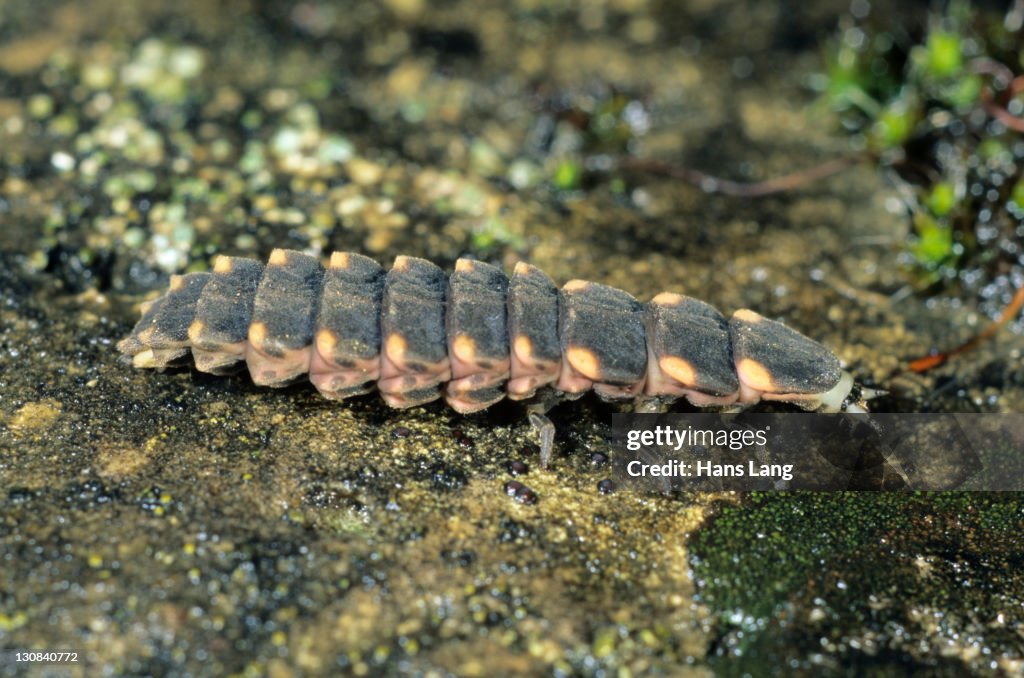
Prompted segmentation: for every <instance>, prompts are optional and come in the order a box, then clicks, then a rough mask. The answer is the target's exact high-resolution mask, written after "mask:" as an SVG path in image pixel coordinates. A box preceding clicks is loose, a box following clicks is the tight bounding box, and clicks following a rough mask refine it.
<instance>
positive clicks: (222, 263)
mask: <svg viewBox="0 0 1024 678" xmlns="http://www.w3.org/2000/svg"><path fill="white" fill-rule="evenodd" d="M232 268H234V264H233V263H231V257H225V256H224V255H223V254H222V255H220V256H218V257H217V259H216V260H214V262H213V272H214V273H231V269H232Z"/></svg>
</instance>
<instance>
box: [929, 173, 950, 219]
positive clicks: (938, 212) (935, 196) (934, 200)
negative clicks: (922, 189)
mask: <svg viewBox="0 0 1024 678" xmlns="http://www.w3.org/2000/svg"><path fill="white" fill-rule="evenodd" d="M954 207H956V191H955V190H954V189H953V185H952V184H950V183H949V182H946V181H940V182H939V183H937V184H935V186H933V187H932V192H931V194H929V196H928V209H929V210H931V212H932V214H934V215H935V216H937V217H944V216H946V215H947V214H949V213H950V211H951V210H952V209H953V208H954Z"/></svg>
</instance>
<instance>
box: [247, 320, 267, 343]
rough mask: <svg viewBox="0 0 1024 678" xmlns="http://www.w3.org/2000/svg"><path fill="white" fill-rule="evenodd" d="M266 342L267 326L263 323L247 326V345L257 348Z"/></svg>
mask: <svg viewBox="0 0 1024 678" xmlns="http://www.w3.org/2000/svg"><path fill="white" fill-rule="evenodd" d="M266 340H267V326H266V325H264V324H263V323H253V324H251V325H249V343H250V344H252V345H253V346H255V347H256V348H259V347H260V346H262V345H263V342H265V341H266Z"/></svg>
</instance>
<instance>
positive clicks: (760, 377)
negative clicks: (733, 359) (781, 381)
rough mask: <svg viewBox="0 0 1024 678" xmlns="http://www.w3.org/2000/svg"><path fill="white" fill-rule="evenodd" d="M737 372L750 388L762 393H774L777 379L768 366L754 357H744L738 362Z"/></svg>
mask: <svg viewBox="0 0 1024 678" xmlns="http://www.w3.org/2000/svg"><path fill="white" fill-rule="evenodd" d="M736 372H737V374H739V377H740V381H742V382H743V383H744V384H746V385H747V386H749V387H750V388H752V389H754V390H756V391H761V392H762V393H774V392H775V390H776V388H775V380H774V379H772V374H771V372H769V371H768V368H767V367H765V366H764V365H762V364H761V363H759V362H757V361H756V360H754V359H752V358H744V359H743V360H740V361H739V362H738V363H736Z"/></svg>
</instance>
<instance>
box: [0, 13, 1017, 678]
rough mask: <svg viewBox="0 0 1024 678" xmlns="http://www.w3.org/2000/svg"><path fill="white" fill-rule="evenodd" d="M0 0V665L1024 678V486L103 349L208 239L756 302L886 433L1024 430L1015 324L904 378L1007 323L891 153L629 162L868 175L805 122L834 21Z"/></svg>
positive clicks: (772, 161)
mask: <svg viewBox="0 0 1024 678" xmlns="http://www.w3.org/2000/svg"><path fill="white" fill-rule="evenodd" d="M470 6H471V7H472V9H471V10H468V9H467V8H468V7H470ZM2 10H3V13H4V16H3V18H4V21H3V23H0V294H2V304H0V545H2V547H0V558H2V561H3V567H2V568H0V648H4V649H15V648H24V649H72V650H77V651H78V652H79V653H80V655H79V656H80V658H81V662H80V663H79V664H78V665H77V666H73V667H65V668H66V669H67V671H66V672H67V673H70V674H73V675H99V674H109V675H117V674H133V675H140V674H151V675H153V674H155V675H161V674H172V673H173V674H179V675H181V674H198V675H204V674H211V675H212V674H223V673H231V674H247V675H248V674H253V675H262V674H270V675H274V676H288V675H300V674H306V673H309V674H316V673H320V674H328V673H338V672H344V673H351V674H355V675H374V674H379V673H390V674H397V673H411V674H426V675H446V674H456V675H503V674H514V673H527V674H557V675H575V674H582V675H619V676H628V675H637V674H644V673H653V674H669V675H689V674H693V675H711V674H713V673H715V674H719V673H720V674H723V675H733V674H736V675H739V674H742V673H744V672H749V673H753V674H755V675H757V674H761V673H768V672H770V671H771V670H772V667H774V670H776V671H778V672H784V673H810V672H812V671H813V672H825V673H844V672H849V673H858V674H859V673H865V672H871V673H874V674H876V675H904V674H906V673H907V672H912V673H917V674H921V675H960V674H962V673H964V672H974V673H979V674H991V675H1012V674H1017V673H1020V672H1021V671H1022V670H1024V664H1022V661H1024V660H1022V657H1024V635H1022V631H1021V629H1022V626H1021V623H1022V621H1024V580H1022V575H1021V572H1022V571H1024V568H1022V565H1024V557H1022V556H1024V538H1022V536H1021V535H1022V534H1024V529H1022V528H1024V502H1022V501H1021V499H1020V496H1019V495H1017V494H1010V493H1003V494H981V493H978V494H968V493H945V494H926V495H904V494H895V493H893V494H884V495H879V494H870V493H864V494H820V495H808V494H782V493H779V494H768V495H753V496H739V495H734V494H726V495H711V494H699V495H694V494H682V495H679V494H677V495H673V496H662V495H660V494H646V493H637V492H631V491H626V490H622V489H616V488H615V487H614V486H613V485H609V484H608V483H602V481H605V480H607V479H608V478H609V477H610V475H611V473H610V469H609V457H610V456H611V454H612V452H611V446H610V443H609V442H608V438H609V434H610V415H611V413H612V412H613V411H615V409H614V408H613V407H612V406H609V405H606V404H602V403H600V402H598V401H597V400H595V399H591V398H585V399H582V400H580V401H577V402H574V403H570V404H566V405H563V406H561V407H560V408H558V409H557V410H555V411H554V413H553V415H552V418H553V420H554V422H555V424H556V426H557V427H558V435H557V447H558V452H557V456H556V459H555V462H554V464H553V465H552V467H551V468H548V469H541V468H540V464H539V460H538V459H537V450H536V446H535V444H534V439H533V435H532V432H531V430H530V428H529V425H528V424H527V422H526V421H525V418H524V417H523V414H522V411H521V410H520V409H519V408H517V407H516V406H515V405H514V404H502V405H499V406H496V407H494V408H492V409H491V410H488V411H487V412H486V413H483V414H479V415H474V416H471V417H460V416H458V415H455V414H454V413H453V412H451V411H450V410H448V409H446V408H445V407H444V406H443V405H441V404H433V405H430V406H427V407H421V408H414V409H411V410H407V411H394V410H389V409H388V408H386V407H385V406H383V404H382V403H381V402H380V401H379V400H378V399H376V398H375V397H367V398H361V399H357V400H355V401H353V402H351V403H346V404H344V405H339V404H337V403H334V402H329V401H326V400H323V399H321V398H319V397H318V396H317V395H316V393H315V392H314V391H313V389H312V388H310V387H308V386H303V385H296V386H293V387H289V388H286V389H279V390H266V389H259V388H256V387H254V386H253V385H252V384H251V383H250V382H249V381H248V379H247V378H245V377H244V376H237V377H231V378H218V377H211V376H207V375H203V374H199V373H196V372H194V371H191V370H189V369H184V368H183V369H177V370H171V371H168V372H165V373H162V374H158V373H150V372H142V371H136V370H133V369H131V368H130V366H128V365H126V364H125V363H124V362H122V361H121V360H120V359H119V357H118V355H117V353H116V351H115V349H114V344H115V343H116V342H117V340H118V339H120V338H121V337H123V336H124V335H125V334H126V333H127V332H128V330H129V329H130V327H131V325H132V323H133V322H134V320H135V319H136V318H137V314H138V304H139V303H140V302H142V301H143V300H145V299H147V298H149V297H150V295H152V294H154V293H157V292H158V291H159V290H160V289H161V288H162V287H163V286H165V285H166V282H167V279H168V276H169V275H170V274H171V273H174V272H180V271H183V270H204V269H205V268H206V267H208V266H209V264H210V260H211V257H212V256H213V255H214V254H217V253H229V254H238V255H245V256H254V257H266V255H267V254H268V253H269V251H270V250H271V249H273V248H275V247H291V248H297V249H301V250H304V251H307V252H310V253H313V254H319V255H324V256H326V254H327V253H328V252H330V251H332V250H352V251H359V252H363V253H367V254H370V255H372V256H375V257H376V258H378V259H379V260H380V261H382V262H386V261H388V260H389V259H391V258H392V257H394V256H395V255H396V254H400V253H401V254H413V255H417V256H423V257H426V258H429V259H431V260H433V261H436V262H437V263H439V264H440V265H442V266H445V267H448V268H450V267H451V265H452V264H453V262H454V260H455V259H456V258H458V257H459V256H464V255H470V256H474V257H477V258H480V259H484V260H487V261H491V262H494V263H498V264H502V265H504V266H505V267H506V268H508V269H510V268H511V265H513V264H514V263H515V262H516V261H518V260H529V261H531V262H532V263H534V264H536V265H538V266H540V267H541V268H543V269H544V270H546V271H547V272H548V273H549V274H550V275H551V276H552V277H553V278H554V279H556V280H557V281H559V282H564V281H566V280H569V279H571V278H575V277H578V278H584V279H589V280H595V281H600V282H604V283H607V284H611V285H615V286H618V287H622V288H624V289H626V290H629V291H631V292H633V293H635V294H636V295H637V296H638V297H640V298H650V297H651V296H652V295H653V294H655V293H657V292H659V291H662V290H675V291H681V292H685V293H689V294H691V295H693V296H696V297H699V298H702V299H705V300H707V301H708V302H711V303H713V304H715V305H716V306H718V307H719V308H721V309H723V310H726V311H729V310H732V309H736V308H742V307H750V308H755V309H758V310H759V311H761V312H762V313H764V314H765V315H768V316H771V317H776V318H780V319H784V320H785V321H786V322H787V323H789V324H791V325H792V326H794V327H796V328H799V329H800V330H801V331H804V332H805V333H807V334H808V335H810V336H812V337H815V338H816V339H818V340H820V341H822V342H823V343H825V344H826V345H828V346H829V347H830V348H832V349H834V350H835V352H836V354H837V355H838V356H839V357H840V358H841V359H842V360H843V361H844V363H846V365H847V366H848V368H849V369H850V370H851V371H852V372H854V373H855V374H856V376H857V378H858V379H859V380H861V381H862V382H864V383H867V384H872V385H880V386H884V387H885V388H887V389H888V390H889V395H888V396H886V397H884V398H881V399H879V400H877V401H875V407H876V409H879V410H883V411H909V412H976V411H981V412H990V413H999V412H1021V411H1024V367H1022V362H1021V355H1022V350H1024V342H1022V340H1021V336H1020V334H1019V329H1020V327H1019V324H1018V325H1017V326H1014V327H1009V328H1007V329H1005V330H1004V331H1003V332H1001V333H1000V334H999V335H998V336H997V337H996V338H995V339H994V340H993V341H991V342H988V343H987V344H985V345H984V346H982V347H981V348H979V349H978V350H976V351H974V352H972V353H970V354H968V355H966V356H964V357H963V358H961V359H958V360H956V361H954V362H952V363H951V364H949V365H948V366H945V367H943V368H940V369H938V370H935V371H934V372H931V373H928V374H926V375H917V376H908V375H906V374H895V373H896V372H898V370H899V368H900V367H901V365H902V361H903V360H905V359H908V358H913V357H917V356H919V355H923V354H926V353H927V352H928V351H929V350H931V349H933V348H942V347H948V346H951V345H954V344H955V343H956V342H958V341H960V340H964V339H966V338H968V337H969V336H971V334H973V333H974V332H976V331H978V329H980V328H981V327H982V326H983V325H984V324H985V323H986V322H988V320H989V318H988V317H987V315H986V314H985V313H984V312H982V311H980V310H979V308H978V307H977V306H976V305H975V303H974V301H973V300H972V299H970V298H961V297H957V296H956V295H955V294H948V295H943V296H938V297H935V296H932V297H930V298H926V297H924V296H922V295H921V294H918V293H916V292H915V291H914V290H913V289H912V287H911V286H910V283H908V276H907V272H906V271H905V270H903V269H902V268H901V266H900V264H899V263H898V258H899V257H898V255H899V252H900V251H901V248H902V246H903V243H904V242H905V240H906V238H907V236H908V233H909V228H910V225H909V220H908V219H907V215H906V214H905V213H904V211H903V209H902V207H901V202H900V200H898V199H897V196H896V195H895V194H894V191H893V189H892V188H891V187H890V185H889V184H888V183H887V182H886V180H885V176H884V173H883V172H880V171H879V170H878V169H877V168H876V167H874V166H870V165H867V164H861V165H857V166H854V167H853V168H851V169H849V170H847V171H846V172H844V173H842V174H841V175H838V176H836V177H834V178H832V179H829V180H826V181H822V182H818V183H815V184H813V185H810V186H806V187H804V188H801V189H798V190H794V191H790V192H787V193H783V194H780V195H776V196H772V197H766V198H761V199H756V200H749V199H739V198H733V197H726V196H720V195H710V194H707V193H704V192H703V191H701V190H700V189H699V188H698V187H694V186H690V185H687V184H685V183H683V182H680V181H673V180H668V179H665V178H662V177H657V176H651V175H647V174H644V173H641V172H637V171H627V170H626V169H624V168H623V167H622V165H621V164H619V162H618V159H620V158H622V157H626V156H628V157H634V158H658V159H662V160H668V161H671V162H674V163H680V164H681V165H685V166H688V167H696V168H700V169H702V170H704V171H708V172H711V173H714V174H718V175H722V176H727V177H730V178H734V179H738V180H757V179H762V178H767V177H772V176H777V175H780V174H784V173H786V172H789V171H792V170H794V169H798V168H803V167H809V166H812V165H815V164H817V163H819V162H822V161H824V160H828V159H831V158H834V157H838V156H841V155H844V154H846V153H849V152H850V150H851V148H850V141H849V140H848V139H846V138H844V137H841V136H838V135H837V134H836V132H835V128H834V127H833V126H832V124H831V123H832V121H831V120H830V119H829V118H828V117H827V116H817V117H815V116H813V115H808V112H807V111H808V106H809V104H811V103H812V101H813V94H811V93H810V92H809V91H808V88H807V83H808V80H809V78H810V77H811V76H812V74H813V73H815V72H816V69H819V68H820V67H821V66H820V64H821V47H820V45H821V43H822V40H823V39H824V37H825V36H828V35H829V34H830V33H831V32H832V31H833V30H834V28H835V25H836V22H837V16H838V15H839V14H842V13H844V12H846V11H847V10H848V7H847V6H846V4H845V3H830V2H818V3H802V4H795V5H791V6H775V5H770V4H766V3H760V2H753V1H750V2H716V1H711V2H702V3H696V4H695V5H694V6H691V7H689V8H686V9H682V8H679V7H676V5H675V3H662V2H653V1H652V2H644V1H642V0H635V1H634V0H610V1H608V2H593V3H585V4H582V5H580V6H574V5H569V4H564V5H563V4H555V5H552V4H549V3H541V2H533V1H531V0H519V2H515V3H503V2H483V3H462V2H452V3H444V4H443V5H442V6H440V7H431V8H428V7H427V6H426V4H425V3H423V2H421V1H420V0H389V1H388V2H384V3H380V4H377V3H364V4H355V5H351V6H349V5H341V4H329V3H322V4H321V3H315V2H299V3H272V2H249V3H240V2H239V3H225V4H217V5H213V4H211V3H203V2H198V1H189V0H186V1H184V2H180V3H176V4H175V5H174V6H173V7H170V6H168V7H159V6H150V5H148V4H142V3H122V2H117V1H114V0H90V1H89V2H86V3H77V2H68V3H59V2H55V3H43V4H40V3H38V2H29V1H28V0H9V1H8V2H6V3H5V4H4V6H3V8H2ZM873 11H876V12H880V13H888V14H887V16H891V20H892V21H894V22H897V21H902V20H908V21H913V20H917V21H920V20H922V16H923V15H921V14H920V11H919V10H917V9H915V8H908V7H905V6H902V5H894V6H886V5H885V4H884V3H883V4H880V5H878V6H877V7H875V8H874V10H873ZM510 483H519V484H520V485H512V486H511V487H510V486H509V484H510ZM23 669H24V667H19V666H15V665H13V664H6V665H3V666H0V675H20V673H21V672H22V671H23ZM59 674H61V675H62V674H63V670H62V672H61V673H59Z"/></svg>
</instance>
